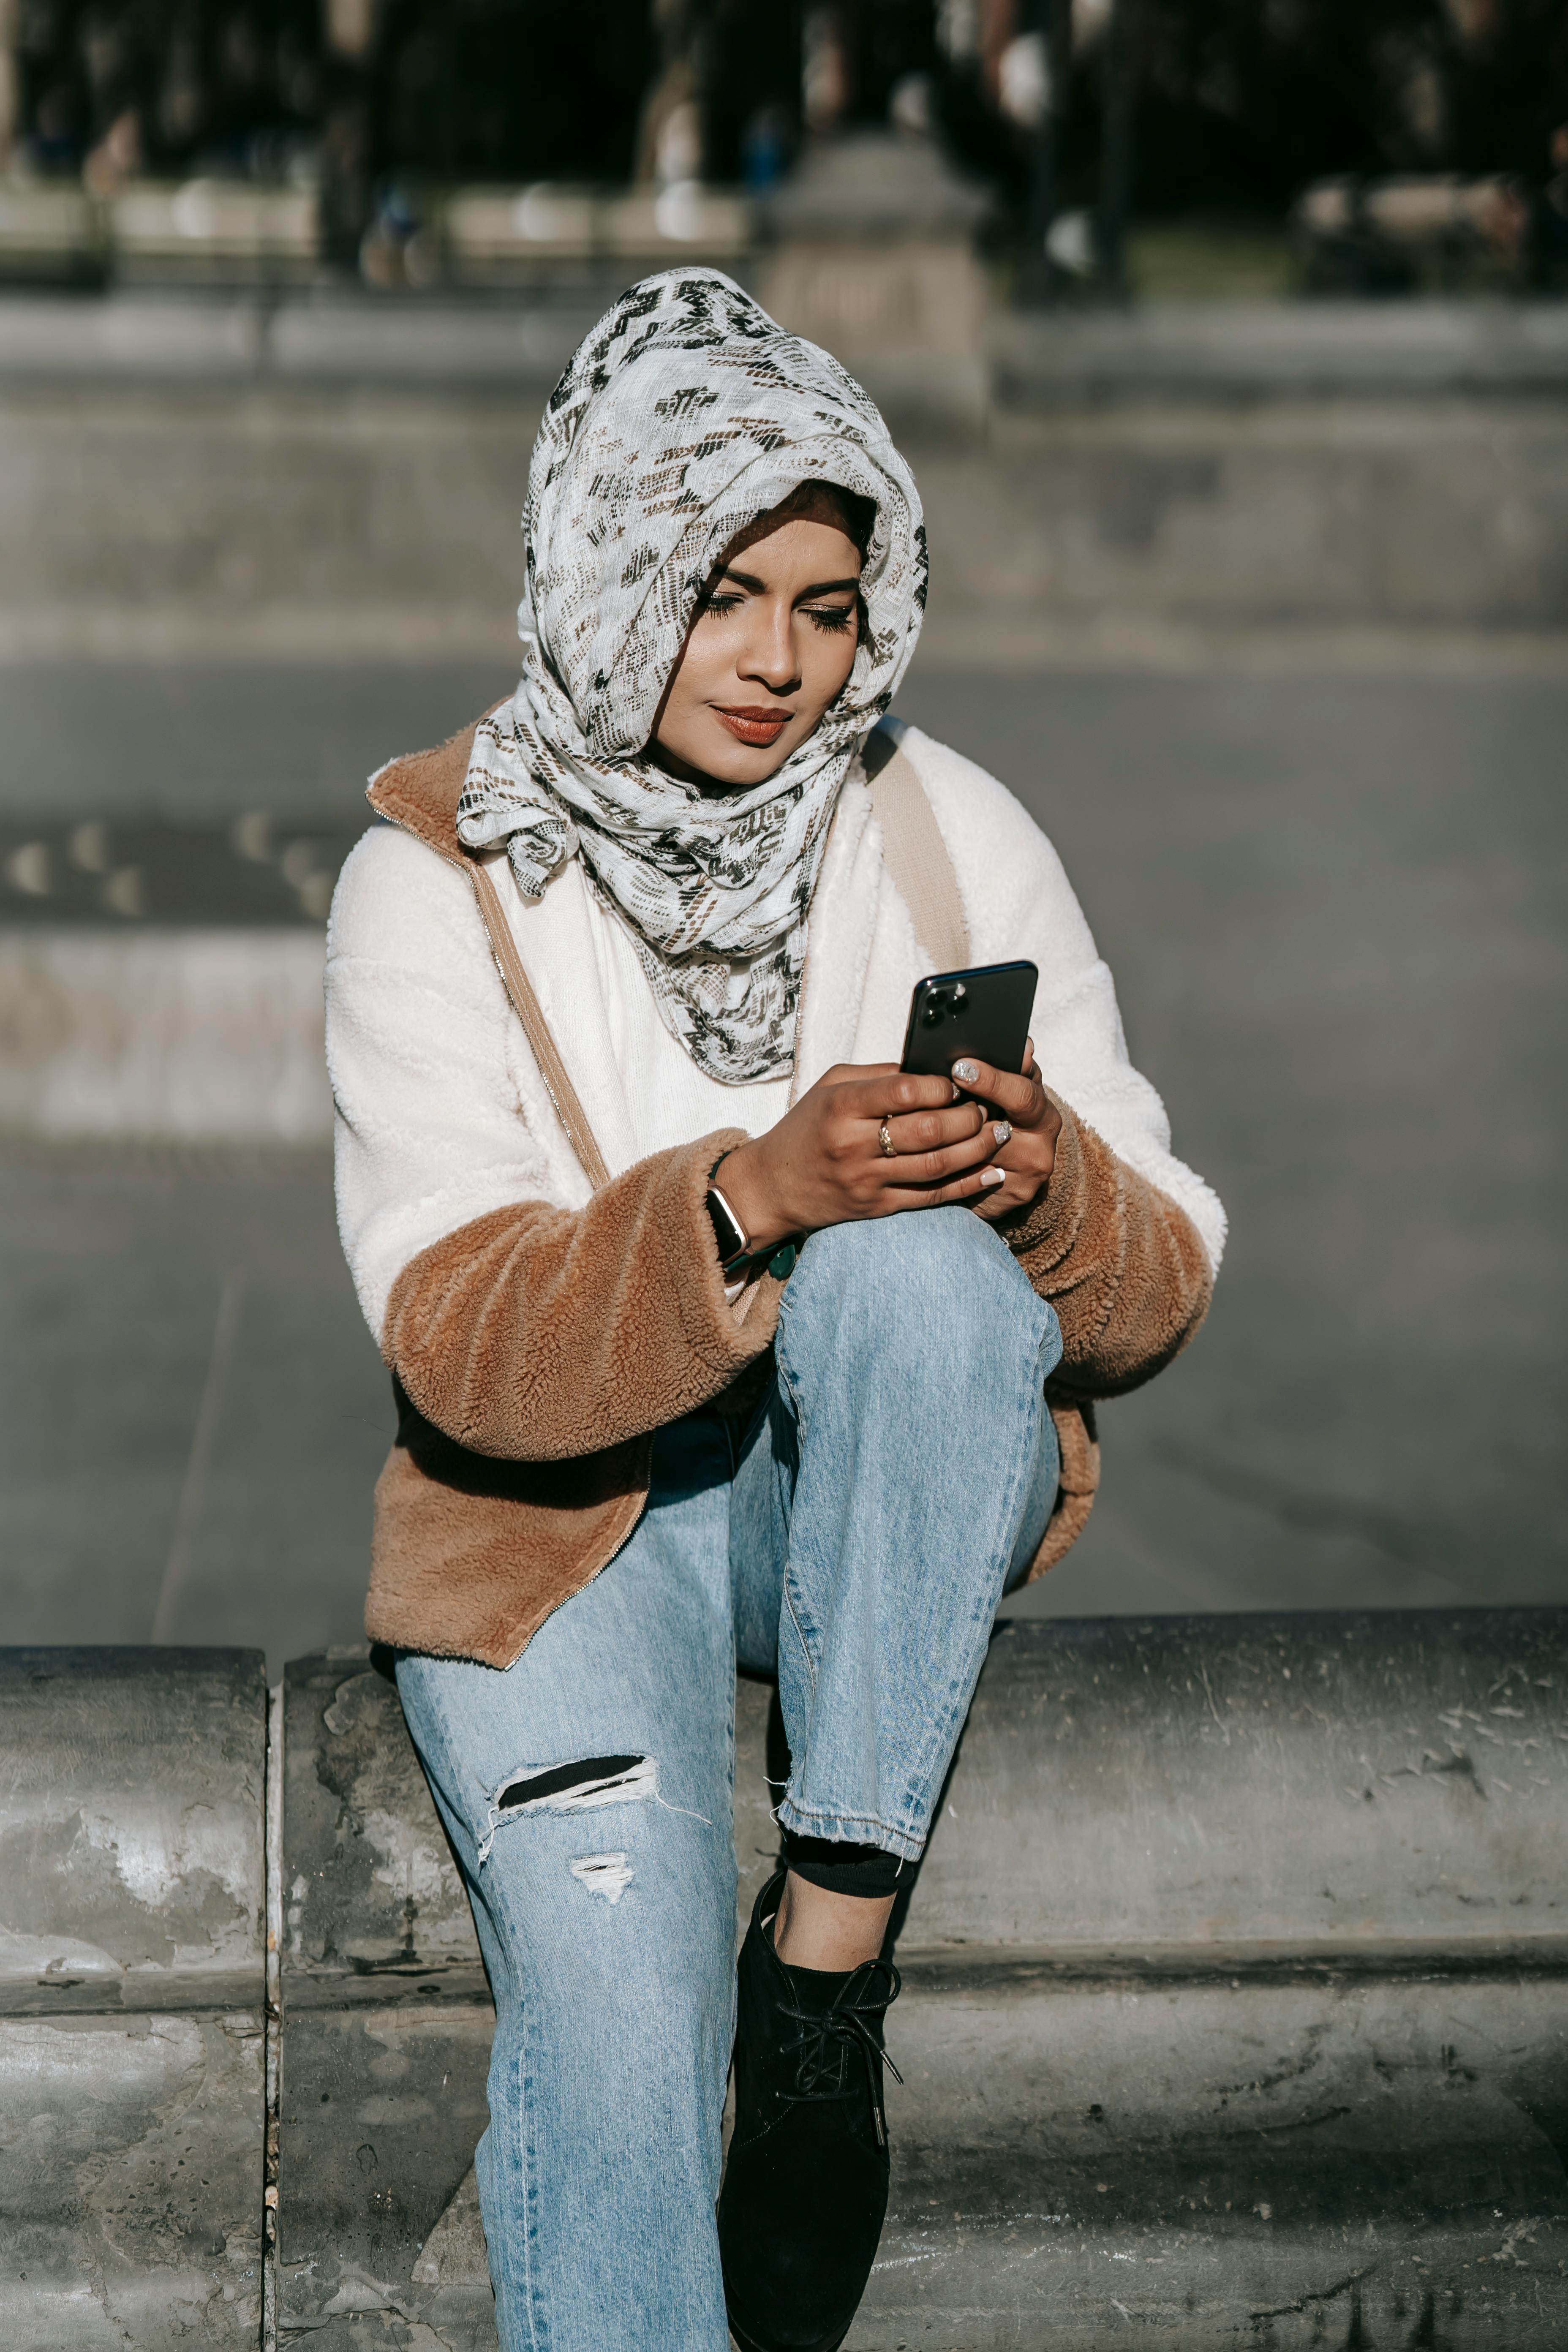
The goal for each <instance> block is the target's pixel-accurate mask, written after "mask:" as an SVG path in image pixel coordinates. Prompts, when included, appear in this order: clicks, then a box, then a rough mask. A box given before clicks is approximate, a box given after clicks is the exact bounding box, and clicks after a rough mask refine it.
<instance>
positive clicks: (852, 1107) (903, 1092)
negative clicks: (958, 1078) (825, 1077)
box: [834, 1063, 952, 1119]
mask: <svg viewBox="0 0 1568 2352" xmlns="http://www.w3.org/2000/svg"><path fill="white" fill-rule="evenodd" d="M944 1104H947V1105H951V1104H952V1087H950V1086H949V1084H948V1082H947V1080H946V1079H945V1078H921V1077H916V1076H913V1074H912V1073H911V1072H910V1071H908V1070H900V1069H896V1068H895V1067H894V1066H892V1065H891V1064H890V1063H889V1066H888V1072H887V1076H882V1075H881V1074H880V1073H878V1075H877V1076H874V1077H868V1076H861V1075H857V1076H855V1077H854V1078H852V1079H851V1080H850V1081H849V1083H848V1084H847V1086H843V1087H839V1089H838V1092H837V1101H836V1102H835V1105H834V1108H835V1109H836V1110H838V1111H845V1112H847V1113H848V1115H849V1117H850V1118H869V1119H879V1118H892V1117H893V1116H894V1115H895V1114H896V1113H898V1112H900V1111H911V1110H937V1109H940V1108H942V1106H943V1105H944Z"/></svg>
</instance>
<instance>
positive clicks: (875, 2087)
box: [719, 1870, 903, 2352]
mask: <svg viewBox="0 0 1568 2352" xmlns="http://www.w3.org/2000/svg"><path fill="white" fill-rule="evenodd" d="M783 1887H784V1873H783V1871H782V1870H781V1871H779V1872H778V1873H777V1874H776V1875H775V1876H773V1878H771V1879H770V1880H769V1881H768V1884H767V1885H765V1886H764V1887H763V1891H762V1893H761V1894H760V1895H758V1897H757V1901H756V1907H755V1908H754V1910H753V1911H752V1924H751V1927H749V1929H748V1930H747V1933H746V1940H745V1942H744V1943H743V1944H742V1947H741V1964H740V1993H741V1998H740V2014H739V2018H738V2021H737V2025H736V2032H735V2131H734V2137H733V2138H732V2139H731V2142H730V2160H729V2162H728V2164H727V2165H726V2166H725V2168H724V2186H723V2188H722V2189H721V2190H720V2192H719V2251H720V2253H721V2257H722V2260H723V2264H724V2299H725V2302H726V2304H727V2305H728V2306H729V2312H730V2326H731V2332H732V2333H733V2336H734V2338H735V2341H736V2343H737V2344H738V2345H739V2346H740V2347H741V2352H837V2347H838V2346H839V2345H840V2344H842V2343H843V2341H844V2338H845V2336H847V2334H848V2332H849V2323H850V2321H851V2320H852V2319H853V2318H854V2316H855V2314H856V2311H857V2310H858V2307H859V2303H860V2297H861V2296H862V2295H863V2294H864V2293H865V2292H866V2282H867V2280H868V2278H869V2277H870V2275H871V2264H872V2263H873V2262H874V2261H875V2260H876V2254H877V2241H878V2239H879V2237H880V2235H881V2232H882V2217H883V2215H884V2214H885V2213H886V2211H887V2210H888V2124H887V2116H886V2113H885V2111H884V2108H883V2105H882V2068H883V2065H884V2063H886V2064H887V2065H889V2066H892V2063H893V2062H892V2060H891V2059H890V2058H888V2059H885V2058H884V2054H883V2050H882V2021H883V2019H884V2017H885V2016H886V2014H887V2011H888V2006H889V2002H891V2001H893V2000H897V1998H898V1992H899V1972H898V1970H897V1969H896V1968H894V1967H893V1965H892V1963H891V1961H889V1960H867V1961H866V1962H865V1963H864V1965H863V1966H862V1967H860V1968H858V1969H852V1970H851V1971H850V1972H849V1974H848V1975H847V1976H833V1975H828V1974H826V1973H825V1972H823V1971H822V1970H819V1969H792V1968H786V1967H785V1965H784V1961H782V1960H781V1959H780V1958H779V1956H778V1954H777V1953H776V1952H775V1951H774V1949H773V1937H772V1936H771V1935H769V1934H768V1933H767V1932H766V1931H765V1930H764V1929H763V1924H762V1923H763V1919H765V1918H766V1917H768V1916H769V1915H770V1913H773V1912H775V1911H776V1910H777V1909H778V1904H779V1896H780V1894H781V1893H782V1891H783ZM893 2073H894V2075H895V2077H896V2078H897V2079H898V2080H899V2081H900V2082H901V2081H902V2080H903V2077H902V2075H900V2074H899V2070H898V2068H897V2067H896V2066H893Z"/></svg>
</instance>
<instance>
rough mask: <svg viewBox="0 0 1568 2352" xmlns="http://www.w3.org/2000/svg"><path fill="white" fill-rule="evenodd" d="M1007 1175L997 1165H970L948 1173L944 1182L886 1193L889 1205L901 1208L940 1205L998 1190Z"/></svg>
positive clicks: (947, 1205)
mask: <svg viewBox="0 0 1568 2352" xmlns="http://www.w3.org/2000/svg"><path fill="white" fill-rule="evenodd" d="M1006 1181H1007V1179H1006V1177H1005V1174H1004V1173H1003V1171H1002V1170H1001V1169H1000V1168H972V1169H970V1170H969V1171H967V1172H966V1173H965V1174H963V1175H962V1176H953V1177H950V1178H949V1180H948V1181H947V1182H946V1183H945V1184H932V1185H931V1186H930V1187H928V1188H927V1189H926V1190H924V1191H922V1192H910V1193H909V1194H907V1195H900V1194H898V1193H893V1194H891V1195H889V1205H890V1206H894V1207H897V1208H900V1209H941V1208H947V1207H951V1206H952V1205H953V1204H955V1203H957V1202H963V1201H974V1200H979V1199H983V1198H984V1197H985V1196H986V1195H988V1194H990V1193H992V1192H1000V1191H1001V1189H1002V1187H1003V1185H1004V1184H1005V1182H1006Z"/></svg>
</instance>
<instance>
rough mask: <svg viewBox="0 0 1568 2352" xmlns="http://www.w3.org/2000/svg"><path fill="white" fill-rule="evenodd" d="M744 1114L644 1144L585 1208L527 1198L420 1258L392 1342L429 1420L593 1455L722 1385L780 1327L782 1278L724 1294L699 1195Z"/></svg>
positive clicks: (471, 1439) (478, 1439) (390, 1350)
mask: <svg viewBox="0 0 1568 2352" xmlns="http://www.w3.org/2000/svg"><path fill="white" fill-rule="evenodd" d="M745 1140H746V1139H745V1136H744V1134H743V1133H742V1130H741V1129H738V1128H732V1129H725V1130H723V1131H722V1132H721V1133H718V1134H714V1135H709V1136H704V1137H703V1138H702V1139H701V1140H700V1141H699V1142H696V1143H683V1144H680V1145H679V1146H677V1147H676V1148H675V1149H674V1150H669V1151H659V1152H656V1153H654V1155H653V1156H652V1157H651V1158H650V1159H647V1160H638V1161H637V1165H636V1166H635V1167H633V1168H628V1169H627V1170H626V1171H625V1173H624V1174H622V1175H620V1176H616V1177H615V1178H613V1179H612V1181H610V1182H609V1183H608V1184H606V1185H605V1187H604V1188H603V1190H602V1191H600V1192H596V1193H595V1195H594V1198H593V1199H592V1200H591V1201H590V1202H589V1203H588V1205H587V1206H586V1208H584V1209H576V1210H567V1209H557V1208H553V1207H552V1206H551V1205H550V1204H549V1203H548V1202H542V1201H522V1202H518V1203H517V1204H516V1205H515V1206H512V1207H508V1208H504V1209H494V1210H492V1211H491V1212H490V1213H489V1215H488V1216H483V1217H476V1218H475V1219H474V1220H473V1221H472V1223H468V1224H466V1225H460V1226H459V1227H458V1230H457V1232H456V1233H452V1234H447V1235H446V1237H445V1238H444V1239H443V1240H441V1241H438V1242H437V1243H435V1244H432V1246H431V1247H430V1248H428V1249H426V1250H421V1251H420V1253H419V1255H417V1256H416V1257H415V1258H413V1259H411V1260H410V1262H409V1263H408V1265H405V1267H404V1269H403V1272H402V1273H401V1274H400V1275H399V1276H398V1277H397V1280H396V1282H395V1284H394V1285H393V1289H392V1296H391V1297H390V1299H389V1300H388V1302H387V1309H386V1321H385V1324H384V1328H383V1333H382V1353H383V1355H384V1357H385V1359H386V1361H387V1363H388V1364H389V1365H390V1366H391V1368H392V1370H393V1371H394V1372H395V1374H396V1375H397V1378H398V1379H399V1380H400V1381H402V1383H403V1386H404V1389H405V1391H406V1392H407V1394H408V1396H409V1398H410V1400H411V1401H412V1402H413V1403H414V1404H415V1406H416V1408H417V1410H418V1411H419V1412H421V1413H422V1414H423V1415H424V1417H425V1419H426V1421H428V1422H430V1423H433V1424H434V1426H435V1427H436V1428H437V1429H438V1430H440V1431H441V1432H442V1433H443V1434H444V1435H446V1436H447V1437H450V1438H453V1439H455V1440H456V1441H457V1443H458V1444H461V1445H466V1446H468V1447H470V1448H471V1449H472V1450H473V1451H474V1452H475V1453H478V1454H489V1455H492V1456H495V1457H499V1458H500V1459H502V1460H510V1461H517V1462H553V1461H561V1460H564V1459H567V1458H569V1457H572V1456H574V1455H578V1454H596V1453H599V1452H600V1451H602V1450H603V1449H604V1448H605V1447H606V1446H612V1445H619V1444H624V1443H625V1441H626V1439H628V1438H632V1437H637V1436H640V1435H642V1434H643V1433H645V1432H647V1431H648V1430H652V1429H658V1428H662V1427H663V1425H664V1424H665V1423H667V1422H671V1421H676V1420H678V1419H679V1416H680V1415H681V1414H682V1413H685V1412H692V1411H693V1410H694V1409H695V1408H696V1407H697V1406H698V1405H700V1404H705V1403H707V1402H708V1401H709V1400H710V1398H712V1397H715V1396H717V1395H719V1393H720V1392H721V1391H722V1390H723V1389H725V1388H727V1387H728V1386H729V1384H730V1382H731V1381H732V1380H733V1379H734V1378H735V1375H736V1374H737V1373H738V1372H739V1371H741V1370H742V1368H743V1367H744V1366H745V1365H746V1364H748V1363H749V1362H750V1361H751V1360H752V1358H753V1357H756V1356H759V1355H761V1354H762V1352H763V1349H765V1348H766V1347H767V1346H768V1343H769V1341H770V1340H771V1339H772V1338H773V1328H774V1325H775V1324H776V1322H777V1320H778V1302H779V1297H780V1293H781V1291H782V1288H783V1285H782V1284H780V1283H778V1282H775V1281H774V1280H773V1277H772V1276H767V1275H764V1276H762V1278H761V1279H760V1280H758V1281H757V1282H755V1283H753V1284H752V1285H750V1286H748V1288H747V1289H746V1290H745V1291H744V1292H743V1293H742V1296H741V1297H739V1298H738V1299H736V1300H735V1301H734V1302H733V1303H731V1301H729V1300H728V1299H726V1297H725V1296H724V1282H723V1276H722V1274H721V1269H720V1265H719V1253H718V1249H717V1247H716V1245H715V1243H714V1238H713V1228H712V1225H711V1223H710V1220H709V1216H708V1211H707V1208H706V1206H705V1203H704V1195H705V1193H706V1192H707V1187H708V1171H709V1170H710V1168H711V1167H712V1165H713V1162H714V1160H716V1159H717V1158H718V1157H719V1155H720V1153H721V1151H725V1150H731V1149H732V1148H733V1146H735V1145H736V1144H738V1143H743V1142H744V1141H745Z"/></svg>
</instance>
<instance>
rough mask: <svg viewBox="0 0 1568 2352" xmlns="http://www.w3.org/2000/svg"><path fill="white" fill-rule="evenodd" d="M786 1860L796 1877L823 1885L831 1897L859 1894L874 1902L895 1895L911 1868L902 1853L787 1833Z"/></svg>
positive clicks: (833, 1839)
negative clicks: (906, 1872)
mask: <svg viewBox="0 0 1568 2352" xmlns="http://www.w3.org/2000/svg"><path fill="white" fill-rule="evenodd" d="M784 1860H785V1862H786V1863H787V1864H788V1865H789V1867H790V1869H791V1870H793V1871H794V1873H795V1876H796V1877H797V1878H804V1879H805V1881H806V1882H807V1884H808V1885H812V1886H820V1887H822V1888H824V1889H825V1890H826V1893H827V1894H829V1895H859V1896H860V1897H862V1899H864V1900H869V1901H872V1902H875V1901H876V1900H877V1899H878V1898H879V1897H881V1898H883V1899H885V1898H886V1897H887V1896H888V1895H896V1894H897V1893H898V1891H899V1886H900V1872H901V1871H903V1870H905V1869H906V1868H908V1867H909V1865H908V1864H906V1863H905V1861H904V1858H903V1856H902V1855H901V1854H897V1853H886V1852H885V1851H884V1850H883V1848H882V1847H881V1846H879V1845H849V1844H847V1843H845V1841H844V1840H843V1839H842V1838H815V1837H797V1836H796V1835H795V1832H794V1830H786V1831H785V1832H784Z"/></svg>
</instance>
